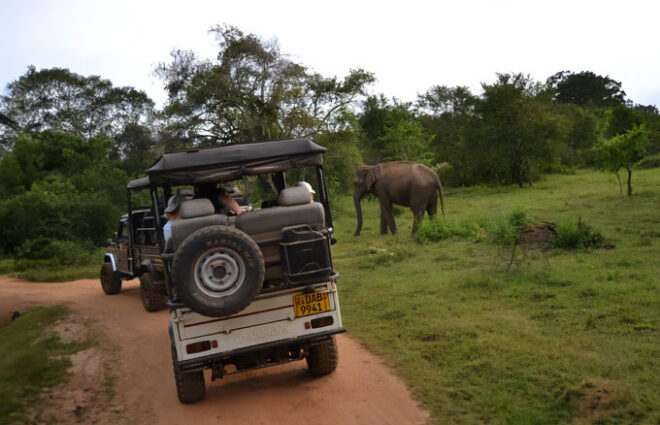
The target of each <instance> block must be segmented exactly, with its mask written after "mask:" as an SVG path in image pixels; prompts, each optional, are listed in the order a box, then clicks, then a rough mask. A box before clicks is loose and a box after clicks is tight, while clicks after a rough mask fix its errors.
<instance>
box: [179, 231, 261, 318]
mask: <svg viewBox="0 0 660 425" xmlns="http://www.w3.org/2000/svg"><path fill="white" fill-rule="evenodd" d="M264 274H265V267H264V257H263V255H262V254H261V250H260V249H259V246H258V245H257V244H256V242H254V240H252V238H250V236H248V235H247V234H245V233H243V232H241V231H240V230H238V229H235V228H233V227H229V226H209V227H205V228H203V229H200V230H198V231H196V232H194V233H192V234H190V235H189V236H188V237H186V239H184V241H183V242H182V243H181V245H180V246H179V248H178V249H177V250H176V253H175V254H174V258H173V260H172V275H173V280H174V287H175V288H176V290H177V294H178V296H179V297H180V298H181V301H182V302H183V303H184V304H185V305H186V306H187V307H189V308H190V309H191V310H192V311H194V312H196V313H199V314H203V315H204V316H212V317H220V316H227V315H229V314H234V313H238V312H239V311H241V310H243V309H244V308H245V307H247V306H248V305H249V304H250V303H251V302H252V300H253V299H254V297H255V296H256V295H257V293H259V291H260V290H261V285H262V284H263V281H264Z"/></svg>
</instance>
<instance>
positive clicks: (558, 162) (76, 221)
mask: <svg viewBox="0 0 660 425" xmlns="http://www.w3.org/2000/svg"><path fill="white" fill-rule="evenodd" d="M211 33H212V34H213V35H214V36H215V37H216V40H217V42H218V55H217V57H216V58H215V59H214V60H205V59H201V58H199V57H197V56H196V55H195V53H193V52H191V51H183V50H175V51H173V52H172V57H171V60H170V61H169V62H163V63H161V64H160V65H158V66H157V69H156V75H157V76H158V77H159V78H160V79H161V80H162V81H163V84H164V87H165V89H166V91H167V94H168V99H167V101H166V103H165V105H164V107H163V108H162V110H159V111H156V110H154V103H153V101H152V100H151V99H149V98H148V97H147V95H146V94H145V93H144V92H141V91H139V90H136V89H134V88H132V87H114V86H113V84H112V82H110V81H108V80H105V79H102V78H101V77H98V76H82V75H79V74H76V73H74V72H71V71H69V70H67V69H61V68H52V69H42V70H37V69H36V68H34V67H29V68H28V70H27V72H26V74H25V75H23V76H21V77H20V78H19V79H17V80H16V81H14V82H12V83H10V84H9V85H8V86H7V89H6V91H5V93H4V95H2V96H0V155H1V156H0V220H2V222H3V227H2V228H0V256H8V255H10V256H17V255H18V256H20V257H24V258H29V259H33V260H38V261H41V260H43V259H45V257H49V258H57V259H58V262H59V263H67V262H69V260H67V259H66V258H65V256H63V254H61V252H60V251H62V250H63V248H62V247H63V246H66V245H58V243H56V242H57V241H63V243H69V242H70V243H73V244H76V245H77V246H83V247H87V248H89V249H92V248H93V247H94V246H99V245H102V244H103V243H104V242H105V240H106V238H107V237H108V236H109V235H110V234H112V232H113V230H114V227H115V225H116V220H117V218H118V217H119V215H120V214H121V212H122V211H123V209H124V202H125V201H124V199H125V193H124V186H125V183H126V182H127V181H128V180H129V179H130V178H133V177H137V176H139V175H141V174H143V173H144V170H145V169H146V168H148V166H149V165H150V164H151V163H152V162H153V161H154V160H155V159H156V158H157V157H158V155H160V154H161V153H163V152H165V151H175V150H182V149H190V148H198V147H205V146H215V145H218V144H224V143H233V142H241V143H243V142H251V141H259V140H276V139H285V138H293V137H308V136H310V137H314V138H315V140H316V141H318V142H319V143H321V144H322V145H324V146H326V147H328V154H327V156H326V169H327V176H328V181H329V187H330V190H331V191H332V192H334V193H341V192H348V191H350V189H351V179H352V174H353V172H354V170H355V167H356V166H357V165H359V164H361V163H368V164H373V163H377V162H382V161H393V160H410V161H416V162H420V163H424V164H427V165H429V166H431V167H434V168H435V169H436V171H437V172H438V173H439V175H440V178H441V180H442V181H443V183H444V185H445V186H452V185H454V186H472V185H480V184H487V185H507V184H517V185H519V186H520V187H523V186H526V185H532V184H533V183H534V182H535V181H537V180H538V179H539V178H541V176H542V175H543V174H544V173H556V172H566V171H569V170H571V169H574V168H578V167H587V166H599V167H603V168H606V169H609V170H612V171H618V170H619V169H621V168H623V169H625V170H626V171H627V173H628V176H629V177H630V176H631V175H632V170H633V169H634V168H635V167H637V164H642V165H643V166H646V167H652V166H654V164H657V163H658V161H657V159H655V158H657V157H658V155H660V116H659V115H658V110H657V108H656V107H655V106H653V105H635V104H634V103H633V102H632V101H630V100H629V99H626V94H625V92H624V91H623V89H622V84H621V83H620V82H618V81H615V80H613V79H612V78H610V77H609V76H601V75H597V74H594V73H592V72H589V71H582V72H577V73H574V72H570V71H562V72H558V73H557V74H555V75H552V76H550V77H549V78H548V79H547V80H546V81H545V82H541V81H534V80H533V79H532V78H531V77H530V76H527V75H523V74H497V75H496V76H495V80H494V81H493V82H484V83H482V87H481V88H482V91H481V93H479V94H477V93H472V92H471V91H470V89H469V88H467V87H463V86H457V87H448V86H444V85H435V86H433V87H430V88H429V89H428V90H427V91H426V92H423V93H422V94H420V95H419V96H418V99H417V100H416V102H414V103H412V102H411V103H406V102H401V101H399V100H396V99H389V98H388V97H386V96H385V95H383V94H380V95H370V94H369V91H368V88H369V86H370V84H371V83H373V82H374V81H375V76H374V75H373V74H371V73H369V72H367V71H364V70H362V69H355V70H350V71H348V73H347V75H346V76H345V77H344V78H337V77H327V76H323V75H320V74H318V73H316V72H314V71H312V70H310V69H309V68H307V67H306V66H304V65H303V64H301V63H298V62H296V61H294V60H292V59H291V58H290V57H289V56H287V55H285V54H283V53H281V52H280V48H279V45H278V43H277V42H276V41H274V40H264V39H262V38H260V37H259V36H257V35H255V34H246V33H244V32H242V31H241V30H239V29H238V28H235V27H231V26H217V27H214V28H213V29H212V30H211ZM645 157H646V158H648V159H645ZM629 193H632V188H631V186H630V185H629ZM435 226H439V225H437V224H436V225H435ZM459 227H460V226H459ZM459 227H457V228H456V229H449V228H437V229H435V230H434V231H437V232H440V233H439V234H441V235H444V234H445V233H447V232H449V233H456V232H458V233H461V232H463V233H466V232H467V233H470V232H472V233H474V232H476V233H479V229H476V230H475V229H462V228H459ZM38 245H39V246H43V247H44V250H45V251H44V250H40V249H37V246H38ZM46 251H47V252H46Z"/></svg>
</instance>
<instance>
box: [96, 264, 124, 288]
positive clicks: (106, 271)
mask: <svg viewBox="0 0 660 425" xmlns="http://www.w3.org/2000/svg"><path fill="white" fill-rule="evenodd" d="M101 288H103V292H105V294H106V295H115V294H118V293H119V291H121V277H120V276H119V273H117V272H116V271H114V270H112V264H111V263H103V265H102V266H101Z"/></svg>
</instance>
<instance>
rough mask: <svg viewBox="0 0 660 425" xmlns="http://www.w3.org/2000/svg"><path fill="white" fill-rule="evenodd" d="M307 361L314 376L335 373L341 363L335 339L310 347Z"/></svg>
mask: <svg viewBox="0 0 660 425" xmlns="http://www.w3.org/2000/svg"><path fill="white" fill-rule="evenodd" d="M306 360H307V366H308V367H309V371H310V372H311V373H312V375H316V376H323V375H327V374H329V373H332V372H334V371H335V369H337V363H338V362H339V354H338V352H337V341H336V340H335V337H334V336H333V337H332V338H330V339H327V340H325V341H323V342H320V343H318V344H315V345H312V346H311V347H309V355H307V359H306Z"/></svg>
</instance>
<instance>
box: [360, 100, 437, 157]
mask: <svg viewBox="0 0 660 425" xmlns="http://www.w3.org/2000/svg"><path fill="white" fill-rule="evenodd" d="M363 108H364V112H363V114H362V116H361V117H360V119H359V124H360V128H361V130H362V131H361V133H362V146H363V150H364V153H363V157H364V159H365V160H366V161H367V162H369V163H377V162H382V161H400V160H406V161H417V162H421V163H431V162H432V156H433V155H432V153H431V152H430V150H429V143H430V141H431V138H432V137H431V136H430V135H428V134H427V133H426V131H425V129H424V127H423V126H422V125H421V123H420V122H419V120H418V119H417V116H416V115H415V112H414V111H413V109H412V105H411V104H409V103H401V102H397V101H396V100H395V101H394V102H393V103H390V102H389V101H388V100H387V99H386V98H385V97H384V96H382V95H381V96H380V97H375V96H372V97H369V98H368V99H367V100H366V101H365V102H364V104H363Z"/></svg>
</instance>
